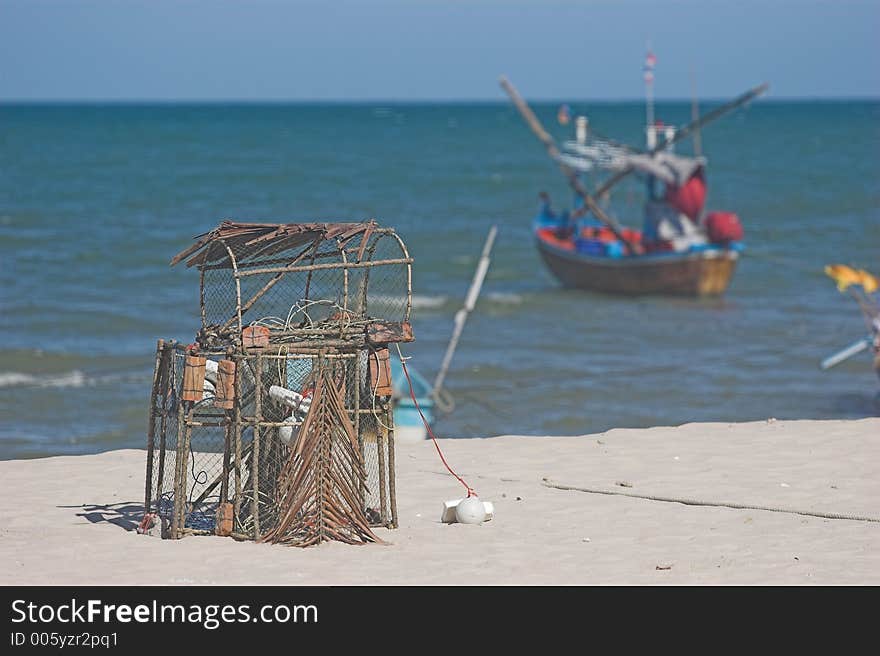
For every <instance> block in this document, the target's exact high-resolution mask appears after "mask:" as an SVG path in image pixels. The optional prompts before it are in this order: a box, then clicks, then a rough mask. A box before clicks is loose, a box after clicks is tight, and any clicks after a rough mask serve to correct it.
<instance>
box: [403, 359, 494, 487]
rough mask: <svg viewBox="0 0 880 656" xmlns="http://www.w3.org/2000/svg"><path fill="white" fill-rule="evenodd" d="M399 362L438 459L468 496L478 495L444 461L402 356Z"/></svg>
mask: <svg viewBox="0 0 880 656" xmlns="http://www.w3.org/2000/svg"><path fill="white" fill-rule="evenodd" d="M400 364H402V365H403V375H404V376H406V382H407V383H408V384H409V395H410V398H412V400H413V403H415V404H416V410H418V411H419V417H421V418H422V423H423V424H425V428H426V429H427V430H428V435H430V436H431V440H432V441H433V442H434V447H435V448H436V449H437V453H438V454H440V460H442V461H443V464H444V465H445V466H446V469H448V470H449V473H450V474H452V475H453V476H455V477H456V478H457V479H458V480H459V482H460V483H461V484H462V485H464V487H465V489H466V490H467V495H468V496H469V497H476V496H479V495H478V494H477V493H476V492H474V490H473V488H472V487H471V486H470V485H468V484H467V483H465V480H464V479H463V478H462V477H461V476H459V475H458V474H456V473H455V472H454V471H452V467H450V466H449V463H448V462H446V458H444V457H443V452H442V451H441V450H440V445H439V444H437V438H436V437H434V431H432V430H431V427H430V426H429V425H428V420H427V419H425V415H424V414H422V409H421V408H420V407H419V402H418V401H417V400H416V393H415V392H414V391H413V384H412V379H411V378H410V377H409V371H407V370H406V362H405V361H404V359H403V358H400Z"/></svg>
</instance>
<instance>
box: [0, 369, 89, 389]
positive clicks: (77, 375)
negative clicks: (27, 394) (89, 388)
mask: <svg viewBox="0 0 880 656" xmlns="http://www.w3.org/2000/svg"><path fill="white" fill-rule="evenodd" d="M89 380H90V379H89V378H87V377H86V375H85V374H84V373H83V372H82V371H80V370H79V369H74V370H73V371H68V372H65V373H61V374H42V375H35V374H25V373H21V372H18V371H0V387H83V386H84V385H86V384H87V382H88V381H89Z"/></svg>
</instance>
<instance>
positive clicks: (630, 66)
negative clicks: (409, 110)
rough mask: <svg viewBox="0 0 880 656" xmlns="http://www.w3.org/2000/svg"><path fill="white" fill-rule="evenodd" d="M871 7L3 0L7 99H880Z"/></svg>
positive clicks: (590, 1)
mask: <svg viewBox="0 0 880 656" xmlns="http://www.w3.org/2000/svg"><path fill="white" fill-rule="evenodd" d="M878 28H880V1H878V0H837V1H834V2H832V1H829V0H797V1H796V0H763V1H757V0H669V1H666V2H660V1H657V2H648V1H646V0H580V1H577V0H544V1H538V0H529V1H527V0H470V1H464V0H447V1H441V0H361V1H359V2H354V1H352V0H333V1H332V2H331V1H324V2H314V1H298V0H288V1H287V2H282V1H281V0H251V1H248V2H245V1H243V0H240V1H232V0H213V1H210V2H208V1H206V0H176V1H171V0H149V1H146V0H81V1H80V0H0V100H165V101H168V100H244V101H259V100H293V101H321V100H355V101H357V100H363V101H369V100H402V101H419V100H471V99H473V100H503V98H504V96H503V93H502V91H501V90H500V89H499V87H498V84H497V79H498V76H499V75H500V74H502V73H503V74H506V75H508V76H509V77H510V78H511V80H513V81H514V83H515V84H516V85H517V86H518V87H519V88H520V89H521V90H522V91H523V93H524V95H526V96H528V97H529V98H532V99H548V100H549V99H577V98H583V99H604V98H607V99H621V98H641V97H642V93H643V86H642V77H641V65H642V61H643V58H644V52H645V48H646V44H647V43H648V42H649V41H650V43H651V44H652V46H653V49H654V51H655V53H656V55H657V59H658V62H657V70H656V77H657V80H656V85H655V88H656V93H657V97H658V98H689V97H690V95H691V78H692V77H693V78H694V79H695V81H696V88H697V91H698V94H699V95H700V96H701V97H703V98H711V97H728V96H731V95H733V94H735V93H738V92H740V91H742V90H744V89H746V88H748V87H751V86H753V85H755V84H757V83H759V82H762V81H768V82H770V84H771V97H775V98H785V97H822V98H826V97H880V72H878V68H880V56H878V55H880V46H878V43H880V39H878V38H877V37H876V36H875V35H876V34H877V33H878Z"/></svg>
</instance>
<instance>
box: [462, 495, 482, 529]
mask: <svg viewBox="0 0 880 656" xmlns="http://www.w3.org/2000/svg"><path fill="white" fill-rule="evenodd" d="M455 519H456V520H458V522H459V523H460V524H482V523H483V521H485V519H486V507H485V506H484V505H483V502H482V501H480V498H479V497H468V498H467V499H462V501H461V503H459V504H458V506H456V508H455Z"/></svg>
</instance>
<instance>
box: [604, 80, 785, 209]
mask: <svg viewBox="0 0 880 656" xmlns="http://www.w3.org/2000/svg"><path fill="white" fill-rule="evenodd" d="M767 89H768V85H767V84H766V83H764V84H761V85H759V86H757V87H755V88H754V89H749V90H748V91H746V92H745V93H744V94H742V95H741V96H739V97H737V98H734V99H733V100H731V101H730V102H728V103H725V104H724V105H721V107H716V108H715V109H713V110H712V111H711V112H709V113H708V114H704V115H703V116H702V117H700V118H698V119H697V120H695V121H691V122H690V123H688V124H687V125H685V126H684V127H683V128H681V129H679V130H676V131H675V134H674V135H673V136H672V138H670V139H666V138H665V137H664V138H663V139H661V140H660V143H658V144H657V145H656V146H654V148H651V149H650V150H649V151H648V152H647V154H648V155H654V154H656V153H659V152H660V151H661V150H663V149H664V148H667V147H668V146H671V145H672V144H675V143H678V142H679V141H682V140H683V139H686V138H687V137H689V136H691V134H698V133H699V130H700V128H702V127H703V126H704V125H706V124H707V123H711V122H712V121H714V120H715V119H718V118H721V117H722V116H724V115H725V114H727V113H728V112H730V111H733V110H734V109H736V108H737V107H739V106H740V105H744V104H746V103H747V102H749V101H750V100H753V99H755V98H757V97H758V96H760V95H761V94H762V93H764V92H765V91H766V90H767ZM633 171H635V169H634V168H633V167H632V166H627V167H625V168H623V169H621V170H620V171H618V172H617V173H615V174H614V175H612V176H611V177H610V178H608V179H607V180H606V181H605V182H603V183H602V184H601V185H600V186H599V187H598V188H597V189H596V192H595V195H596V196H601V195H602V194H604V193H605V192H607V191H608V190H609V189H611V187H613V186H614V185H616V184H617V183H618V182H620V181H621V180H623V179H624V178H625V177H626V176H628V175H629V174H630V173H632V172H633Z"/></svg>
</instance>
